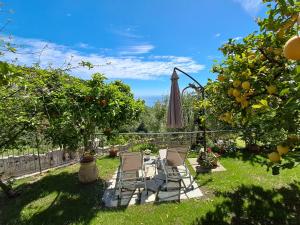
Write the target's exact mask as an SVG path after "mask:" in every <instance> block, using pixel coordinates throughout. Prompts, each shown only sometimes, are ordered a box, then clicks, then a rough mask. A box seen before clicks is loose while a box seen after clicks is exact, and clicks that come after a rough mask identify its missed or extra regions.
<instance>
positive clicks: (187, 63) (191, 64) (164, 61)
mask: <svg viewBox="0 0 300 225" xmlns="http://www.w3.org/2000/svg"><path fill="white" fill-rule="evenodd" d="M13 42H14V43H16V44H17V45H20V46H21V47H20V48H18V51H17V54H13V53H7V54H5V55H4V56H3V58H4V60H7V61H13V60H14V59H15V58H16V57H17V58H18V60H17V64H19V65H27V66H30V65H32V64H33V63H37V62H40V65H41V67H43V68H47V67H48V66H49V65H51V66H52V67H54V68H61V67H65V66H66V63H68V62H71V64H72V65H74V66H77V65H78V63H80V62H81V61H82V60H83V61H89V62H91V63H92V64H94V65H100V66H95V67H94V68H92V69H91V70H88V69H87V68H83V67H79V68H76V69H74V70H72V71H71V72H70V73H71V74H74V75H76V76H79V77H81V78H85V79H88V78H90V76H91V74H93V73H96V72H100V73H104V74H105V76H106V77H108V78H120V79H122V78H128V79H140V80H147V79H157V78H159V77H161V76H169V75H170V74H171V73H172V69H173V67H175V66H176V67H179V68H181V69H183V70H184V71H186V72H188V73H196V72H199V71H200V70H203V69H204V68H205V67H204V65H201V64H199V63H197V62H196V61H195V60H193V59H192V58H190V57H179V56H148V57H137V56H135V55H124V56H121V57H120V56H107V55H105V54H104V53H101V54H100V53H92V54H85V53H83V52H80V51H78V50H74V49H72V48H70V47H68V46H64V45H58V44H55V43H52V42H47V41H43V40H38V39H25V38H15V39H14V40H13ZM152 48H153V47H152V46H149V47H143V48H140V49H139V48H136V49H135V50H136V51H138V50H139V51H140V52H146V51H150V50H151V49H152ZM3 58H2V60H3Z"/></svg>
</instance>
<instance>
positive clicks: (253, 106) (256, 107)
mask: <svg viewBox="0 0 300 225" xmlns="http://www.w3.org/2000/svg"><path fill="white" fill-rule="evenodd" d="M261 107H263V105H260V104H257V105H252V108H253V109H260V108H261Z"/></svg>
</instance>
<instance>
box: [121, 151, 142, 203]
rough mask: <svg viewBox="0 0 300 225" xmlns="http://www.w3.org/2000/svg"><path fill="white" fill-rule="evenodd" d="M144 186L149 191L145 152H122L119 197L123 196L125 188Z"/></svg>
mask: <svg viewBox="0 0 300 225" xmlns="http://www.w3.org/2000/svg"><path fill="white" fill-rule="evenodd" d="M141 187H144V189H145V191H146V192H147V186H146V178H145V168H144V160H143V154H142V153H141V152H122V153H121V154H120V167H119V172H118V181H117V189H118V190H119V193H118V198H121V197H122V190H123V189H130V190H132V189H133V190H135V189H136V188H139V191H140V188H141Z"/></svg>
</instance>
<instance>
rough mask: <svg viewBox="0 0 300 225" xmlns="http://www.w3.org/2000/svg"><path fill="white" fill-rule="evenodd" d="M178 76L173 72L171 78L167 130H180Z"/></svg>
mask: <svg viewBox="0 0 300 225" xmlns="http://www.w3.org/2000/svg"><path fill="white" fill-rule="evenodd" d="M178 79H179V77H178V75H177V73H176V71H175V70H174V71H173V74H172V77H171V82H172V83H171V92H170V98H169V108H168V117H167V127H168V128H182V127H183V121H182V111H181V100H180V91H179V86H178Z"/></svg>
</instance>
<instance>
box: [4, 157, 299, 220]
mask: <svg viewBox="0 0 300 225" xmlns="http://www.w3.org/2000/svg"><path fill="white" fill-rule="evenodd" d="M259 159H260V158H259V157H250V155H249V154H241V155H238V156H237V155H233V156H227V157H225V156H224V157H223V158H222V159H221V162H222V164H223V165H224V166H225V168H226V169H227V171H225V172H219V173H213V174H205V175H203V174H201V175H198V176H197V178H196V179H197V182H198V184H199V186H200V188H201V190H202V191H203V192H204V194H205V197H203V198H202V199H199V200H185V201H182V202H180V203H165V204H156V205H151V204H148V205H138V206H130V207H128V208H118V209H106V208H103V206H102V205H101V196H102V194H103V192H104V187H105V181H104V180H108V179H109V178H110V177H111V175H112V173H113V172H114V171H115V170H116V168H117V166H118V163H119V161H118V159H111V158H102V159H99V160H98V161H97V164H98V166H99V171H100V177H101V178H102V179H103V180H99V181H98V182H97V183H94V184H89V185H82V184H80V183H79V182H78V179H77V171H78V165H73V166H69V167H67V168H63V169H59V170H55V171H52V172H49V173H48V174H46V175H44V176H41V177H34V178H27V179H23V180H20V181H18V182H17V183H16V187H17V188H19V189H21V190H22V194H21V196H19V197H18V198H16V199H10V200H8V199H5V198H4V197H3V196H1V197H0V210H1V211H0V212H1V214H0V224H39V225H41V224H127V225H129V224H193V223H194V224H299V223H300V183H299V182H300V167H296V168H294V169H292V170H283V171H281V173H280V175H278V176H272V175H271V173H270V172H267V171H266V167H265V166H261V165H260V164H258V163H257V161H259Z"/></svg>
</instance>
